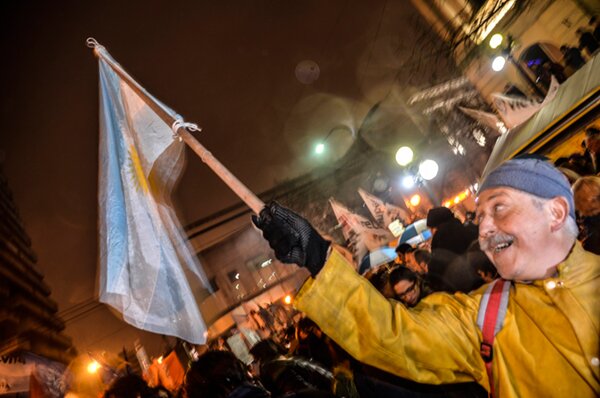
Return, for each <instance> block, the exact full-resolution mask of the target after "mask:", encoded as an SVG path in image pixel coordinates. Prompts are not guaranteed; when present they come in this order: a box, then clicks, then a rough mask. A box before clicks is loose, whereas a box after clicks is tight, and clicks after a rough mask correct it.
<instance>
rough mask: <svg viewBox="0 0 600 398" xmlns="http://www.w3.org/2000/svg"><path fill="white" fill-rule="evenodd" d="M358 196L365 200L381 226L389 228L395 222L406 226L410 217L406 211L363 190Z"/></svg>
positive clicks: (360, 189) (359, 190)
mask: <svg viewBox="0 0 600 398" xmlns="http://www.w3.org/2000/svg"><path fill="white" fill-rule="evenodd" d="M358 194H359V195H360V197H361V198H362V199H363V201H364V202H365V204H366V205H367V208H368V209H369V211H370V212H371V214H372V215H373V218H374V219H375V221H377V223H378V224H379V225H380V226H383V227H385V228H388V227H389V225H390V224H391V223H392V222H394V221H395V220H400V222H401V223H402V224H405V223H406V221H407V220H408V219H409V217H410V216H409V214H408V213H407V212H406V210H404V209H401V208H400V207H397V206H394V205H392V204H389V203H385V202H384V201H383V200H381V199H379V198H378V197H377V196H375V195H373V194H370V193H369V192H367V191H365V190H364V189H362V188H359V189H358Z"/></svg>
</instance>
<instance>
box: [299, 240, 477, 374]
mask: <svg viewBox="0 0 600 398" xmlns="http://www.w3.org/2000/svg"><path fill="white" fill-rule="evenodd" d="M479 298H480V296H479V295H470V296H468V295H465V294H455V295H449V294H445V293H435V294H432V295H430V296H428V297H426V298H425V299H423V300H422V301H421V302H420V303H419V304H418V305H417V306H416V307H414V308H411V309H407V308H406V307H405V306H404V305H403V304H401V303H399V302H396V301H394V300H388V299H386V298H385V297H383V296H382V295H381V294H380V293H379V292H378V291H377V290H376V289H375V288H374V287H373V286H372V285H371V284H370V283H369V282H368V281H367V280H366V279H365V278H363V277H361V276H359V275H358V274H357V273H356V272H355V271H354V269H353V268H352V266H351V264H350V263H349V262H348V260H347V259H346V258H344V256H343V255H341V254H340V253H339V252H337V251H336V250H333V251H332V253H331V255H330V256H329V259H328V260H327V262H326V264H325V266H324V267H323V269H322V270H321V271H320V272H319V274H318V275H317V276H316V278H315V279H309V280H308V281H307V282H306V283H305V284H304V286H303V287H302V289H301V290H300V292H299V293H298V296H297V297H296V306H297V308H298V309H300V310H301V311H303V312H305V313H306V314H307V316H308V317H309V318H311V319H312V320H314V321H315V322H316V323H317V324H318V325H319V326H320V327H321V329H322V330H323V332H325V333H326V334H327V335H328V336H330V337H331V338H332V339H333V340H335V341H336V342H337V343H338V344H339V345H340V346H341V347H343V348H344V349H345V350H346V351H348V353H350V354H351V355H352V356H353V357H355V358H356V359H358V360H359V361H361V362H364V363H367V364H369V365H372V366H375V367H378V368H380V369H383V370H385V371H388V372H390V373H393V374H396V375H398V376H401V377H405V378H409V379H412V380H414V381H417V382H421V383H428V384H441V383H458V382H467V381H476V382H479V383H481V384H483V385H486V384H487V375H486V374H485V365H484V363H483V360H482V359H481V355H480V353H479V344H480V336H481V333H480V332H479V329H478V327H477V324H476V317H477V310H478V306H479ZM483 379H486V380H483ZM482 380H483V381H482Z"/></svg>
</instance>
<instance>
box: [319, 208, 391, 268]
mask: <svg viewBox="0 0 600 398" xmlns="http://www.w3.org/2000/svg"><path fill="white" fill-rule="evenodd" d="M329 203H330V204H331V208H332V209H333V212H334V213H335V216H336V218H337V220H338V222H339V223H340V224H341V226H342V233H343V234H344V237H345V238H346V239H347V240H348V249H349V250H350V251H351V252H352V255H353V256H354V260H355V263H356V264H360V261H361V260H362V258H363V257H364V256H365V255H366V254H367V253H368V252H369V251H370V250H375V249H378V248H380V247H381V246H384V245H386V244H387V243H388V242H389V241H391V240H392V239H393V237H392V236H391V233H390V232H389V231H386V230H385V229H381V228H379V227H377V226H376V225H374V224H373V223H372V222H371V221H369V220H367V219H366V218H364V217H362V216H359V215H358V214H354V213H352V212H351V211H350V210H348V209H347V208H346V207H345V206H344V205H342V204H341V203H339V202H337V201H336V200H335V199H329Z"/></svg>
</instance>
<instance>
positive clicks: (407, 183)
mask: <svg viewBox="0 0 600 398" xmlns="http://www.w3.org/2000/svg"><path fill="white" fill-rule="evenodd" d="M402 186H403V187H404V188H406V189H411V188H412V187H414V186H415V178H414V177H413V176H411V175H407V176H404V177H403V178H402Z"/></svg>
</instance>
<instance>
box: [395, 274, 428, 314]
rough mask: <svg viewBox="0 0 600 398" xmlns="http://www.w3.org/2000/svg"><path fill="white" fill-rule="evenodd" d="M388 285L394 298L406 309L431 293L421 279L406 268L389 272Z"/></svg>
mask: <svg viewBox="0 0 600 398" xmlns="http://www.w3.org/2000/svg"><path fill="white" fill-rule="evenodd" d="M389 283H390V286H391V287H392V290H393V291H394V298H395V299H396V300H398V301H400V302H402V303H404V304H405V305H406V306H407V307H414V306H415V305H417V304H418V303H419V301H421V299H422V298H423V297H425V296H427V295H428V294H430V293H431V290H430V289H429V288H428V287H427V285H426V284H425V282H424V281H423V279H421V278H420V277H419V276H418V275H417V274H416V273H414V272H413V271H411V270H410V269H408V268H406V267H403V266H401V267H397V268H394V269H393V270H392V272H390V276H389Z"/></svg>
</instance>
